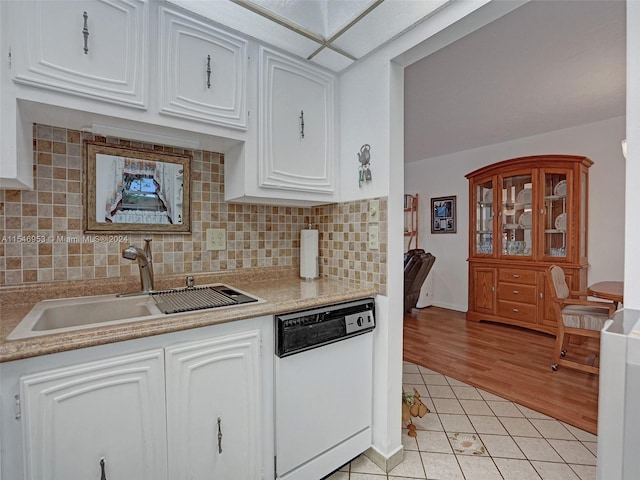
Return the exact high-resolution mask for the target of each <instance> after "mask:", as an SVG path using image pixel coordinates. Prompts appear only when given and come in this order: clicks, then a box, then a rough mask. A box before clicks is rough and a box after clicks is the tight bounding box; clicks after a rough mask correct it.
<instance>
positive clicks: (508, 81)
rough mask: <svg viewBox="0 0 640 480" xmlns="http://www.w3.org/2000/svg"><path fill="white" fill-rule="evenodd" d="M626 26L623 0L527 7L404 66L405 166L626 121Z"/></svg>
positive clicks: (542, 3)
mask: <svg viewBox="0 0 640 480" xmlns="http://www.w3.org/2000/svg"><path fill="white" fill-rule="evenodd" d="M625 22H626V18H625V2H624V1H622V0H606V1H596V0H590V1H558V0H556V1H544V0H541V1H540V0H534V1H531V2H528V3H526V4H525V5H524V6H522V7H520V8H517V9H515V10H514V11H512V12H511V13H508V14H507V15H505V16H503V17H501V18H499V19H497V20H495V21H493V22H492V23H490V24H488V25H486V26H485V27H483V28H481V29H479V30H476V31H475V32H473V33H471V34H469V35H467V36H466V37H463V38H461V39H460V40H458V41H456V42H454V43H452V44H450V45H448V46H446V47H445V48H443V49H441V50H439V51H437V52H435V53H433V54H431V55H429V56H428V57H425V58H424V59H422V60H420V61H418V62H416V63H414V64H413V65H410V66H409V67H407V68H406V70H405V126H404V127H405V162H414V161H418V160H422V159H426V158H432V157H437V156H440V155H445V154H448V153H453V152H459V151H463V150H468V149H472V148H477V147H481V146H485V145H491V144H495V143H501V142H506V141H509V140H514V139H518V138H523V137H527V136H532V135H537V134H541V133H545V132H550V131H553V130H559V129H563V128H568V127H573V126H577V125H581V124H586V123H590V122H596V121H600V120H605V119H609V118H613V117H617V116H623V115H625V111H626V109H625V100H626V96H625V89H626V80H625V75H626V57H625V56H626V49H625V42H626V40H625V38H626V27H625ZM621 140H622V139H621Z"/></svg>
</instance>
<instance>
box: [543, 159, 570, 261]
mask: <svg viewBox="0 0 640 480" xmlns="http://www.w3.org/2000/svg"><path fill="white" fill-rule="evenodd" d="M543 178H544V205H543V208H542V211H541V213H542V225H543V227H542V228H543V241H542V248H543V255H544V256H545V257H554V258H558V259H566V258H567V230H568V226H569V225H570V223H569V220H570V218H569V202H568V199H569V198H570V197H569V193H570V192H569V186H570V179H569V178H568V176H567V173H566V172H562V173H554V172H549V171H545V172H544V173H543Z"/></svg>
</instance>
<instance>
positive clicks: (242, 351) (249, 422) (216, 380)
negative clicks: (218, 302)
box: [166, 331, 261, 480]
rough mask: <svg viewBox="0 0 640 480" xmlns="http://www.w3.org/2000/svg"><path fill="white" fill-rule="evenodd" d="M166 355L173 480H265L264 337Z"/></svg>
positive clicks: (230, 339) (180, 348) (225, 340)
mask: <svg viewBox="0 0 640 480" xmlns="http://www.w3.org/2000/svg"><path fill="white" fill-rule="evenodd" d="M166 355H167V358H166V369H167V414H168V418H169V421H168V425H167V432H168V439H169V477H170V478H171V479H172V480H179V479H185V480H186V479H188V480H200V479H202V480H204V479H211V478H216V479H217V478H220V479H226V478H228V479H235V478H238V479H239V478H247V479H249V478H260V460H259V459H260V458H261V457H260V446H259V441H260V427H259V422H258V419H259V406H260V404H261V401H260V395H261V389H260V382H261V380H260V368H259V362H260V332H259V331H252V332H248V333H246V334H239V335H230V336H226V337H220V338H214V339H210V340H205V341H201V342H190V343H187V344H181V345H176V346H174V347H170V348H167V350H166ZM218 422H219V423H218Z"/></svg>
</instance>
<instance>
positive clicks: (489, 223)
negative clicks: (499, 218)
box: [484, 215, 493, 232]
mask: <svg viewBox="0 0 640 480" xmlns="http://www.w3.org/2000/svg"><path fill="white" fill-rule="evenodd" d="M484 229H485V230H486V231H488V232H491V231H493V215H492V216H490V217H489V218H487V219H486V220H485V221H484Z"/></svg>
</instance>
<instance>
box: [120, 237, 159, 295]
mask: <svg viewBox="0 0 640 480" xmlns="http://www.w3.org/2000/svg"><path fill="white" fill-rule="evenodd" d="M122 257H123V258H126V259H127V260H137V261H138V268H139V269H140V284H141V285H142V291H143V292H151V291H153V257H152V256H151V239H150V238H145V239H144V250H142V249H140V248H138V247H136V246H135V245H129V246H128V247H127V248H125V249H124V250H122Z"/></svg>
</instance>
